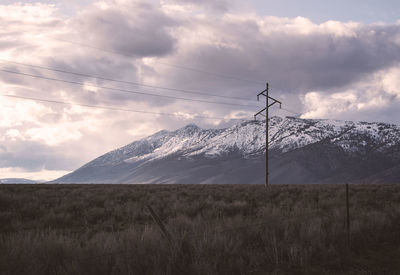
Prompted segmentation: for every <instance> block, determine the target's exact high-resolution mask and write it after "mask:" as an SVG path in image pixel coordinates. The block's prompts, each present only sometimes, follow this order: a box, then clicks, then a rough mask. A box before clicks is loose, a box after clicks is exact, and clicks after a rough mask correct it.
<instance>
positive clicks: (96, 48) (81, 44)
mask: <svg viewBox="0 0 400 275" xmlns="http://www.w3.org/2000/svg"><path fill="white" fill-rule="evenodd" d="M48 37H49V38H50V39H53V40H56V41H62V42H65V43H70V44H74V45H78V46H81V47H87V48H91V49H95V50H98V51H103V52H107V53H112V54H117V55H122V56H126V57H134V58H138V57H140V56H136V55H133V54H128V53H124V52H121V51H115V50H108V49H103V48H100V47H96V46H92V45H88V44H85V43H79V42H74V41H69V40H65V39H60V38H55V37H50V36H48ZM154 63H157V64H160V65H164V66H170V67H174V68H177V69H181V70H188V71H193V72H197V73H202V74H208V75H214V76H217V77H221V78H227V79H233V80H238V81H242V82H247V83H258V84H265V82H264V81H260V80H252V79H246V78H241V77H237V76H233V75H228V74H222V73H217V72H210V71H206V70H202V69H198V68H193V67H188V66H182V65H178V64H172V63H168V62H160V61H155V62H154Z"/></svg>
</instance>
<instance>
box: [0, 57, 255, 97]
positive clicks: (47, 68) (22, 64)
mask: <svg viewBox="0 0 400 275" xmlns="http://www.w3.org/2000/svg"><path fill="white" fill-rule="evenodd" d="M0 62H6V63H11V64H16V65H20V66H25V67H31V68H38V69H43V70H48V71H53V72H60V73H65V74H71V75H76V76H82V77H89V78H96V79H101V80H106V81H111V82H116V83H123V84H130V85H135V86H142V87H148V88H155V89H162V90H168V91H175V92H181V93H187V94H198V95H204V96H212V97H219V98H225V99H235V100H246V101H256V100H254V99H250V98H244V97H235V96H224V95H217V94H213V93H209V92H200V91H193V90H186V89H180V88H171V87H164V86H159V85H152V84H145V83H139V82H133V81H126V80H118V79H113V78H108V77H104V76H98V75H92V74H87V73H81V72H73V71H69V70H62V69H57V68H50V67H45V66H39V65H34V64H27V63H22V62H16V61H11V60H6V59H0Z"/></svg>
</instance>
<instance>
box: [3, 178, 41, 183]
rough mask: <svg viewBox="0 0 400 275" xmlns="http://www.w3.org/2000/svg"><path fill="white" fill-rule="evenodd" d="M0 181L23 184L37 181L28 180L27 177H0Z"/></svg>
mask: <svg viewBox="0 0 400 275" xmlns="http://www.w3.org/2000/svg"><path fill="white" fill-rule="evenodd" d="M1 183H8V184H15V183H23V184H33V183H38V181H34V180H28V179H20V178H7V179H0V184H1Z"/></svg>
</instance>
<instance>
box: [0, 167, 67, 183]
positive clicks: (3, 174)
mask: <svg viewBox="0 0 400 275" xmlns="http://www.w3.org/2000/svg"><path fill="white" fill-rule="evenodd" d="M70 172H71V171H67V170H47V169H42V170H40V171H37V172H31V171H26V170H24V169H21V168H0V178H25V179H31V180H39V181H50V180H54V179H56V178H59V177H61V176H63V175H65V174H67V173H70Z"/></svg>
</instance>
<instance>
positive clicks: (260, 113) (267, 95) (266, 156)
mask: <svg viewBox="0 0 400 275" xmlns="http://www.w3.org/2000/svg"><path fill="white" fill-rule="evenodd" d="M268 86H269V84H268V83H267V86H266V89H265V90H264V91H262V92H260V93H259V94H258V95H257V101H260V95H263V96H265V108H264V109H262V110H261V111H259V112H258V113H256V114H255V115H254V119H255V120H257V116H258V115H261V116H263V117H265V187H268V175H269V172H268V118H269V117H268V109H269V107H271V106H272V105H274V104H275V103H279V108H282V102H280V101H279V100H276V99H275V98H272V97H270V96H269V94H268V93H269V87H268ZM269 100H271V101H272V103H271V104H270V103H269ZM264 111H265V115H263V112H264Z"/></svg>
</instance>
